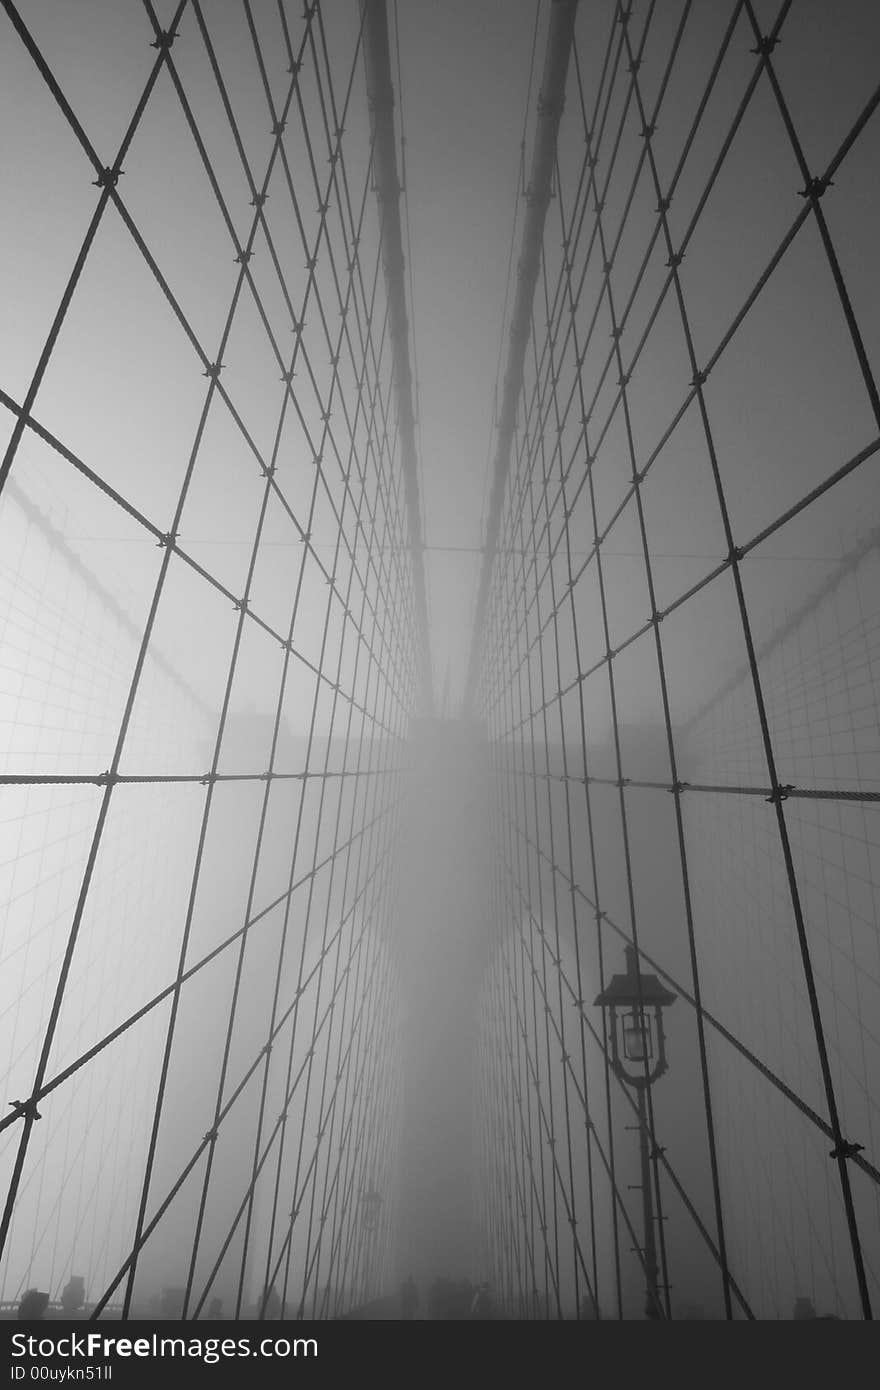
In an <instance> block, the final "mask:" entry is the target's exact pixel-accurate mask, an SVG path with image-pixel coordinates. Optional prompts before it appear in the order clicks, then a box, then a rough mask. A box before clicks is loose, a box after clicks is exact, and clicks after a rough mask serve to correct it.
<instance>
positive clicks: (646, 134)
mask: <svg viewBox="0 0 880 1390" xmlns="http://www.w3.org/2000/svg"><path fill="white" fill-rule="evenodd" d="M656 129H657V122H656V121H651V123H650V125H647V124H646V125H643V126H642V129H641V132H640V134H641V137H642V139H643V140H650V138H651V136H652V135H653V134H654V132H655V131H656Z"/></svg>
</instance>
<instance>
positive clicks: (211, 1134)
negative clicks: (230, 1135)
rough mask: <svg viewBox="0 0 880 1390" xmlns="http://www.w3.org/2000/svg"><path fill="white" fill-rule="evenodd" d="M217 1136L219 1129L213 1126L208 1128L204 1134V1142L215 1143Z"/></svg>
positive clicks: (218, 1136)
mask: <svg viewBox="0 0 880 1390" xmlns="http://www.w3.org/2000/svg"><path fill="white" fill-rule="evenodd" d="M219 1138H220V1131H219V1129H217V1128H216V1127H215V1128H214V1129H209V1130H208V1132H207V1134H206V1135H205V1140H204V1142H205V1143H206V1144H216V1143H217V1140H218V1139H219Z"/></svg>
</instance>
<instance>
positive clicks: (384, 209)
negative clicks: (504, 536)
mask: <svg viewBox="0 0 880 1390" xmlns="http://www.w3.org/2000/svg"><path fill="white" fill-rule="evenodd" d="M361 18H362V22H363V45H364V69H365V72H366V82H367V102H368V105H369V109H370V135H371V139H372V148H373V180H374V184H375V190H376V198H377V200H378V203H379V233H380V238H381V246H382V265H383V269H384V271H385V286H386V292H387V295H388V326H389V333H390V336H391V347H392V352H393V356H394V391H395V396H396V401H397V419H398V433H399V438H400V454H401V460H402V464H403V477H404V487H405V496H406V515H407V527H408V531H409V546H410V551H411V553H412V568H413V587H414V591H415V608H416V622H417V624H418V628H419V643H420V646H421V659H422V669H421V686H422V690H421V701H422V711H421V712H422V714H424V715H430V714H432V713H433V708H434V695H433V682H432V677H431V649H430V645H429V637H428V599H427V591H426V587H425V556H424V542H423V540H422V524H421V516H420V512H419V479H418V469H417V456H416V432H415V411H414V409H413V378H412V368H411V366H410V355H409V320H408V318H407V312H406V281H405V277H404V257H403V231H402V227H401V221H400V193H401V185H400V180H399V178H398V175H397V147H396V144H395V136H394V87H393V84H392V81H391V49H390V44H389V39H388V11H387V7H386V4H385V0H361Z"/></svg>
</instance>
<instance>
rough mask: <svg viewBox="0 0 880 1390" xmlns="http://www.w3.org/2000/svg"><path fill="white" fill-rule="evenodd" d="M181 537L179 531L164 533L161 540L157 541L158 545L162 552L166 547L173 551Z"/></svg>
mask: <svg viewBox="0 0 880 1390" xmlns="http://www.w3.org/2000/svg"><path fill="white" fill-rule="evenodd" d="M179 535H180V532H179V531H163V532H162V534H161V536H160V537H159V539H158V540H157V541H156V545H157V546H158V547H159V549H160V550H164V549H165V547H166V546H167V547H168V548H169V550H173V549H174V546H175V543H176V541H177V537H178V536H179Z"/></svg>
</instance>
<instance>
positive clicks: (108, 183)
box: [92, 164, 124, 188]
mask: <svg viewBox="0 0 880 1390" xmlns="http://www.w3.org/2000/svg"><path fill="white" fill-rule="evenodd" d="M123 172H124V170H122V169H111V168H110V166H109V164H107V165H105V166H104V168H103V169H102V170H101V172H100V174H99V175H98V177H97V178H96V179H92V183H93V185H94V186H95V188H115V187H116V185H117V183H118V182H119V180H120V178H121V176H122V174H123Z"/></svg>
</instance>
